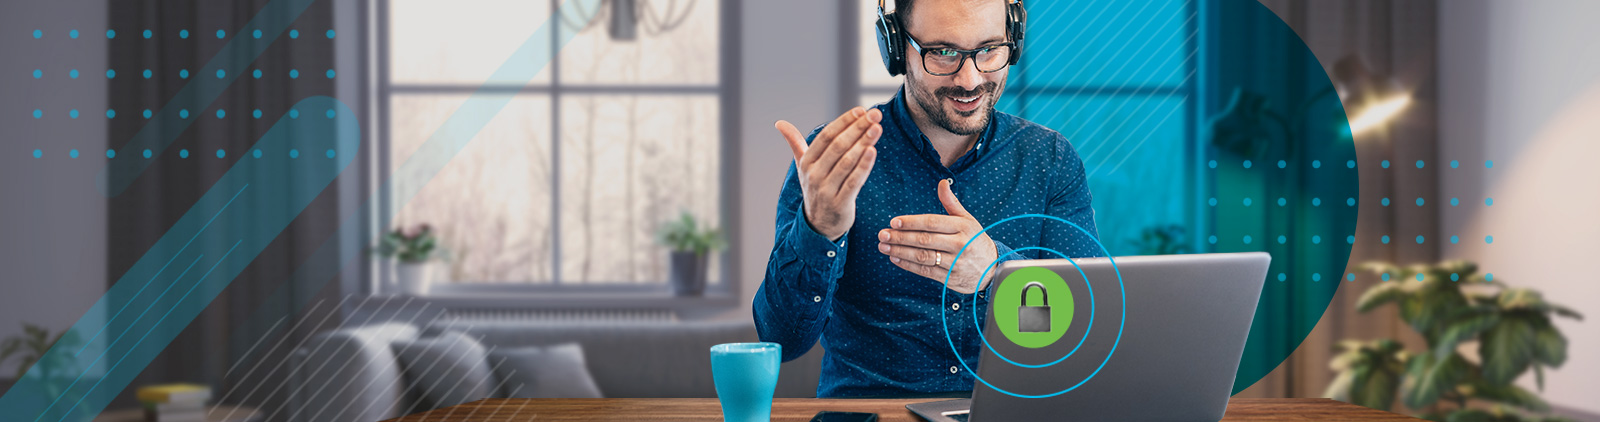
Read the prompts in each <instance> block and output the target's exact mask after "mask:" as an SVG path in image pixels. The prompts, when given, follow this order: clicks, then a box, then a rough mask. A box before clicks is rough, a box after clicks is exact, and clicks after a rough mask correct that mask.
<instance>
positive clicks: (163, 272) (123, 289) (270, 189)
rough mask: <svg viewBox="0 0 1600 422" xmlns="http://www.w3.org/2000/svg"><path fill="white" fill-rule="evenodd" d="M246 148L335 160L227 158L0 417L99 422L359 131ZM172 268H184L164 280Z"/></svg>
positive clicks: (307, 197)
mask: <svg viewBox="0 0 1600 422" xmlns="http://www.w3.org/2000/svg"><path fill="white" fill-rule="evenodd" d="M298 105H300V106H309V107H320V108H337V109H339V110H341V111H344V112H345V113H342V114H343V115H345V116H354V113H349V112H348V111H349V110H350V108H349V107H347V106H345V105H344V104H343V103H341V102H339V100H337V99H334V98H331V97H325V96H316V97H310V98H306V99H305V100H302V101H300V102H299V104H298ZM253 148H257V149H261V150H266V151H283V150H287V149H291V148H317V149H330V148H331V149H337V150H339V151H340V152H341V154H338V157H339V158H332V159H318V160H290V159H288V158H277V159H245V157H243V156H240V157H239V158H236V159H235V160H237V161H235V162H234V163H233V166H232V167H230V168H229V169H228V171H227V173H225V174H223V176H222V177H221V178H220V179H218V180H217V182H216V183H215V184H213V185H212V186H211V187H210V188H209V189H208V190H207V192H206V194H205V195H204V196H202V197H200V199H199V200H198V201H196V202H195V204H194V206H193V207H191V208H190V209H189V211H188V212H186V213H185V214H184V215H183V217H181V218H180V219H179V220H178V221H177V223H174V224H173V225H172V227H171V228H170V229H169V230H168V231H167V232H166V234H164V235H162V236H161V238H160V239H159V240H157V241H156V243H155V245H154V246H152V247H151V248H150V249H149V251H147V252H146V253H145V254H144V256H142V257H140V258H139V260H138V261H137V262H135V263H134V264H133V266H132V267H131V268H129V269H128V271H127V272H125V273H123V275H122V276H121V277H120V278H119V279H118V280H117V282H116V283H115V284H113V285H112V286H111V287H110V288H109V289H107V291H106V294H105V295H104V296H102V297H101V298H100V299H99V300H98V301H96V302H95V304H94V307H95V308H96V309H97V311H93V312H90V313H88V315H110V316H109V317H108V318H106V319H105V320H104V322H101V321H98V317H96V318H90V317H87V316H86V317H85V318H82V319H80V320H79V321H78V322H77V323H76V324H74V325H73V326H72V327H71V328H70V329H69V333H71V334H69V335H70V336H72V337H75V338H78V339H85V340H83V341H81V342H59V343H57V344H56V345H55V346H54V347H51V348H50V350H49V351H48V352H46V353H45V357H44V359H50V360H54V361H57V362H61V363H62V365H60V366H63V367H66V368H68V369H67V370H64V371H60V372H53V373H47V372H45V371H43V370H42V368H41V366H34V367H33V368H31V369H30V370H29V371H28V373H27V375H25V376H24V377H23V378H22V379H21V380H19V381H18V382H17V384H16V385H15V386H13V387H12V388H11V390H9V391H7V392H6V394H5V395H4V396H0V414H3V415H6V418H7V420H32V421H65V420H87V419H89V418H92V417H93V416H94V415H96V414H98V413H99V412H100V410H102V409H103V408H104V407H105V406H106V405H107V404H108V403H110V402H111V400H112V398H114V397H115V396H116V395H117V394H119V393H120V392H122V391H123V389H125V388H126V387H127V386H128V384H129V383H130V382H132V381H133V378H134V376H136V375H138V374H139V373H140V372H142V371H143V370H144V368H145V366H147V365H149V364H150V362H151V361H152V360H153V359H155V357H156V356H157V355H158V354H160V353H161V351H162V350H163V349H165V348H166V346H167V344H169V343H171V342H172V339H173V338H174V337H177V335H178V333H180V332H182V331H183V329H184V327H186V326H188V325H189V323H190V322H191V321H194V319H195V317H196V316H198V315H199V314H200V312H201V311H203V310H204V309H205V308H206V307H207V306H208V305H210V303H211V301H212V300H214V299H216V297H217V295H218V294H220V293H222V290H223V289H224V288H226V287H227V286H228V284H229V283H231V282H232V280H233V279H234V278H235V277H237V276H238V275H239V273H240V272H241V271H243V270H244V268H245V267H246V266H247V265H249V264H250V262H251V261H253V260H255V257H256V256H257V255H259V254H260V253H261V251H262V250H264V249H265V248H266V247H267V245H269V244H270V243H271V242H272V240H273V239H275V238H277V236H278V234H279V233H281V232H283V230H284V229H286V228H287V227H288V225H289V223H290V222H291V221H293V220H294V219H295V217H297V216H299V215H300V213H301V212H302V211H304V210H305V208H306V207H307V206H308V205H310V204H311V202H312V200H314V199H315V198H316V197H317V196H318V195H319V194H321V193H322V191H323V190H325V189H326V188H327V187H328V185H329V184H331V183H332V182H333V180H334V179H335V178H337V177H338V176H339V175H340V174H341V173H343V172H344V170H345V169H346V168H347V167H349V165H350V163H351V162H353V161H354V157H357V156H359V155H360V154H359V150H360V148H361V128H360V125H359V124H358V123H357V122H356V120H355V119H354V118H347V117H341V118H337V119H306V120H288V119H280V120H278V122H277V123H275V124H273V126H272V127H271V128H269V129H268V130H267V132H266V134H264V135H263V136H262V137H261V138H260V139H259V140H257V141H256V143H255V145H253ZM276 156H277V157H283V156H282V155H276ZM114 161H143V160H114ZM213 256H215V257H217V258H215V259H214V260H213V259H212V258H210V257H213ZM185 263H187V264H185ZM185 266H187V267H185ZM179 268H187V269H185V270H183V271H181V272H177V275H176V276H173V275H171V274H172V271H176V270H177V269H179ZM199 268H209V269H208V270H206V271H205V273H204V274H203V275H201V276H200V277H199V278H198V279H191V278H189V277H187V276H188V275H189V274H191V273H192V272H191V271H190V269H194V270H195V271H194V272H198V269H199ZM169 270H172V271H169ZM180 294H181V296H180ZM158 316H159V319H158V318H157V317H158Z"/></svg>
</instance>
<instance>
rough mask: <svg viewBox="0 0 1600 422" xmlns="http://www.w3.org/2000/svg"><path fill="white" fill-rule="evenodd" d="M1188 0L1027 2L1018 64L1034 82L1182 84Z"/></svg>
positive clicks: (1190, 27) (1189, 13) (1188, 25)
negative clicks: (1025, 28) (1021, 53)
mask: <svg viewBox="0 0 1600 422" xmlns="http://www.w3.org/2000/svg"><path fill="white" fill-rule="evenodd" d="M1189 1H1190V0H1149V1H1118V2H1109V1H1108V2H1088V3H1087V4H1079V3H1077V2H1072V3H1068V2H1043V1H1042V2H1030V3H1028V27H1027V29H1028V34H1027V43H1026V45H1025V46H1024V48H1023V56H1022V60H1021V61H1020V62H1018V63H1017V67H1018V68H1019V69H1020V70H1021V71H1022V72H1023V73H1025V77H1024V79H1025V80H1026V81H1027V83H1028V84H1029V85H1032V86H1068V85H1072V86H1083V85H1090V86H1093V85H1112V86H1117V85H1123V84H1129V85H1131V86H1152V85H1161V86H1176V85H1179V84H1182V83H1183V79H1184V78H1185V75H1187V74H1188V69H1187V68H1186V67H1185V63H1186V58H1189V52H1190V50H1189V49H1188V46H1187V44H1186V41H1187V40H1189V38H1190V35H1191V34H1193V33H1194V30H1193V28H1194V25H1195V24H1196V22H1195V21H1194V20H1192V19H1191V17H1194V16H1195V15H1194V14H1193V12H1192V11H1191V10H1189V7H1188V3H1189ZM1011 75H1012V77H1013V79H1014V80H1015V79H1016V76H1017V72H1015V71H1013V72H1012V73H1011Z"/></svg>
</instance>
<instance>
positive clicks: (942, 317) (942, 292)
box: [939, 214, 1128, 399]
mask: <svg viewBox="0 0 1600 422" xmlns="http://www.w3.org/2000/svg"><path fill="white" fill-rule="evenodd" d="M1036 217H1037V218H1048V219H1051V220H1055V221H1059V222H1062V223H1065V224H1067V225H1069V226H1072V228H1075V229H1078V231H1079V232H1082V233H1083V234H1084V235H1087V236H1089V238H1090V239H1093V240H1094V243H1095V246H1099V247H1100V252H1101V253H1103V254H1105V256H1106V259H1107V260H1109V261H1110V262H1111V269H1112V271H1115V272H1116V273H1117V287H1118V288H1119V289H1121V291H1122V320H1121V321H1120V322H1118V324H1117V339H1116V341H1114V342H1112V343H1111V351H1109V352H1107V353H1106V358H1105V360H1102V361H1100V366H1098V367H1095V369H1094V372H1092V373H1090V374H1089V376H1088V377H1084V379H1083V380H1082V381H1078V383H1077V384H1074V385H1073V386H1071V387H1067V388H1066V389H1064V390H1061V391H1057V392H1054V393H1050V394H1043V395H1028V394H1017V393H1013V392H1011V391H1007V390H1005V389H1002V388H1000V387H996V386H995V385H994V384H992V383H990V382H989V380H985V379H983V376H981V375H978V372H977V371H974V370H972V367H971V366H968V365H967V361H966V360H965V359H961V351H960V350H957V349H956V342H955V340H952V339H951V338H950V321H949V317H947V316H946V314H945V313H943V312H940V313H939V321H940V322H941V323H942V325H943V327H944V340H945V342H946V343H948V344H949V345H950V352H952V353H955V355H956V361H957V362H960V363H961V367H963V368H966V369H967V373H970V374H972V377H973V378H976V379H977V380H978V382H982V383H983V385H986V386H988V387H989V388H991V389H993V390H995V391H999V392H1002V393H1006V394H1008V395H1011V396H1013V397H1018V398H1025V399H1038V398H1046V397H1055V396H1059V395H1062V394H1065V393H1066V392H1068V391H1072V390H1076V389H1077V388H1078V387H1081V386H1083V384H1084V383H1087V382H1089V380H1090V379H1093V378H1094V376H1095V375H1099V374H1100V370H1101V369H1105V367H1106V363H1107V362H1110V361H1111V356H1112V355H1115V354H1116V353H1117V346H1119V345H1121V344H1122V331H1123V329H1124V328H1127V324H1128V288H1127V286H1126V285H1124V284H1123V282H1122V270H1121V269H1120V268H1117V260H1116V258H1112V257H1111V251H1108V250H1106V245H1105V244H1103V243H1100V239H1099V238H1097V237H1096V236H1094V235H1093V234H1092V233H1089V231H1088V230H1084V229H1083V227H1080V226H1078V225H1077V224H1074V223H1073V222H1071V221H1067V220H1066V219H1064V218H1061V217H1056V216H1053V215H1045V214H1022V215H1017V216H1012V217H1006V218H1005V219H1002V220H1000V221H996V222H994V223H993V224H990V225H988V226H986V227H984V228H983V230H979V231H978V233H977V234H974V235H973V236H972V239H968V240H967V243H966V244H964V245H961V250H959V251H956V256H955V258H953V259H951V260H950V267H951V268H954V267H955V263H956V262H957V261H959V260H961V254H962V253H965V252H966V251H967V247H970V246H972V242H973V241H976V240H978V236H982V235H983V234H984V233H986V232H988V231H989V229H992V228H994V227H995V226H998V225H1000V224H1002V223H1005V222H1007V221H1011V220H1016V219H1021V218H1036ZM1069 261H1070V259H1069ZM1074 265H1076V263H1074ZM953 272H954V271H953V270H952V271H946V272H945V276H944V284H941V285H939V287H940V289H939V302H940V303H944V302H945V301H946V300H945V299H946V298H947V297H948V295H949V294H950V289H949V288H947V287H945V286H949V285H950V275H951V274H952V273H953ZM1084 280H1086V281H1087V280H1088V278H1085V279H1084ZM973 303H974V306H973V307H976V306H975V305H976V303H977V295H973ZM1091 318H1092V316H1091ZM1091 324H1092V323H1091ZM978 331H979V332H980V335H981V334H982V333H981V332H982V331H983V327H978ZM984 342H985V344H987V343H988V341H987V340H985V341H984Z"/></svg>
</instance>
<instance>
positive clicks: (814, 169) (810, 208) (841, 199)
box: [773, 107, 883, 241]
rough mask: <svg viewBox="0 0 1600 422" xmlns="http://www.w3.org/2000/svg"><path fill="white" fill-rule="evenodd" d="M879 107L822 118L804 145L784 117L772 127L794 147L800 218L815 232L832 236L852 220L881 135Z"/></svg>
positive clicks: (875, 157) (837, 233)
mask: <svg viewBox="0 0 1600 422" xmlns="http://www.w3.org/2000/svg"><path fill="white" fill-rule="evenodd" d="M882 120H883V112H881V111H878V109H876V108H874V109H871V110H864V109H862V108H861V107H856V108H852V109H850V111H847V112H845V113H844V114H843V115H840V116H839V118H837V119H834V120H833V122H831V123H828V125H827V126H825V127H823V128H822V131H821V132H818V133H817V137H816V138H814V139H812V140H811V145H809V146H807V145H806V138H805V135H802V134H800V131H799V130H797V129H795V127H794V125H792V124H789V122H787V121H783V120H779V121H778V123H776V124H774V125H773V127H775V128H777V129H778V132H779V133H782V134H783V138H784V139H786V140H788V141H789V149H791V150H793V151H794V164H795V169H796V170H797V171H798V172H799V176H800V191H801V192H802V193H804V196H805V211H806V222H807V223H810V224H811V228H812V229H813V230H816V231H817V233H819V234H821V235H823V236H826V237H827V238H828V239H829V240H832V241H838V240H839V238H840V237H841V236H844V233H845V232H846V231H849V230H850V226H851V225H853V224H855V220H856V194H859V193H861V186H862V185H865V184H866V183H867V174H868V173H871V172H872V164H873V163H874V162H876V161H877V158H878V150H877V149H876V148H874V147H873V146H875V145H877V144H878V137H879V136H881V135H883V126H882V125H880V124H879V122H880V121H882Z"/></svg>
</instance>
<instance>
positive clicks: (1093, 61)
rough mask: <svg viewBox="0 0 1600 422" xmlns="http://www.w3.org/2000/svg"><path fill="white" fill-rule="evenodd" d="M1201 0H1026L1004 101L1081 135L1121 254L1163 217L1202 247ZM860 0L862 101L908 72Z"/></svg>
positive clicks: (1070, 135)
mask: <svg viewBox="0 0 1600 422" xmlns="http://www.w3.org/2000/svg"><path fill="white" fill-rule="evenodd" d="M1195 2H1196V1H1195V0H1152V1H1138V2H1088V3H1089V4H1080V2H1051V1H1031V2H1026V5H1027V6H1026V7H1027V9H1028V26H1027V30H1028V33H1027V39H1026V40H1025V41H1026V43H1025V45H1024V48H1023V56H1022V59H1021V61H1020V62H1018V64H1017V65H1016V66H1014V67H1012V68H1011V71H1010V75H1009V76H1008V80H1007V86H1006V91H1005V93H1004V94H1003V95H1002V96H1001V98H1000V101H999V103H998V104H996V106H995V108H996V109H997V110H998V111H1001V112H1006V113H1011V114H1015V115H1018V116H1021V117H1022V118H1024V119H1028V120H1030V121H1033V122H1035V123H1039V124H1041V125H1044V126H1046V127H1049V128H1051V129H1054V130H1056V131H1057V132H1060V133H1061V134H1062V135H1064V136H1066V137H1067V139H1068V140H1069V141H1070V142H1072V145H1073V147H1074V148H1075V149H1076V150H1077V151H1078V156H1079V157H1080V158H1082V159H1083V161H1084V167H1085V172H1087V174H1088V176H1089V188H1090V190H1091V191H1092V192H1093V193H1094V208H1095V220H1096V225H1097V226H1098V228H1099V232H1100V240H1101V242H1102V243H1104V244H1105V246H1106V248H1107V249H1109V250H1110V251H1111V253H1112V254H1113V255H1137V254H1139V250H1140V248H1139V246H1138V245H1136V244H1134V243H1133V241H1134V240H1135V239H1138V238H1139V236H1140V232H1141V231H1143V230H1144V229H1145V228H1148V227H1156V226H1165V225H1180V226H1184V227H1188V228H1190V231H1191V232H1190V233H1189V234H1188V237H1189V238H1188V239H1187V240H1186V243H1187V244H1189V245H1190V246H1189V247H1190V248H1191V249H1190V250H1198V248H1197V246H1198V244H1197V243H1195V239H1194V237H1195V236H1194V235H1195V233H1193V230H1195V228H1198V227H1203V226H1202V225H1200V224H1198V223H1199V222H1200V221H1201V220H1200V217H1199V216H1198V214H1199V212H1200V211H1199V210H1196V207H1195V206H1193V205H1192V204H1195V203H1197V201H1194V200H1192V198H1194V197H1195V196H1196V194H1194V193H1193V192H1195V191H1196V189H1197V186H1201V185H1199V184H1197V182H1196V181H1195V179H1194V178H1193V177H1192V176H1190V175H1191V174H1193V172H1194V169H1195V168H1196V167H1195V166H1196V165H1198V163H1199V162H1200V158H1199V157H1200V154H1201V152H1200V151H1201V150H1200V149H1199V148H1198V147H1197V145H1196V143H1197V141H1196V137H1195V136H1194V133H1195V130H1194V120H1195V118H1194V116H1195V111H1194V105H1195V104H1197V103H1198V101H1197V100H1196V98H1195V96H1194V92H1195V88H1196V86H1197V75H1196V70H1195V69H1196V68H1197V67H1196V59H1197V54H1196V51H1197V50H1196V46H1197V40H1196V34H1197V32H1196V28H1197V26H1198V25H1199V21H1198V19H1197V16H1198V14H1197V13H1196V10H1197V9H1196V7H1197V5H1196V4H1195ZM891 3H892V2H891ZM860 5H861V6H860V7H861V8H860V9H858V10H857V11H856V13H857V17H858V19H859V21H860V26H859V27H858V28H860V32H859V33H860V34H861V37H860V40H859V41H860V44H858V48H857V50H858V54H859V55H858V57H857V61H858V62H859V64H860V66H859V67H860V75H859V78H860V81H861V91H860V95H861V99H860V101H861V104H877V103H881V102H885V101H888V100H889V98H890V97H892V96H894V94H895V92H896V91H898V90H899V88H900V84H901V81H902V78H903V77H890V76H889V73H888V72H886V71H884V68H883V62H882V60H881V59H880V58H879V57H878V46H877V39H876V37H875V33H876V32H875V30H874V28H873V23H874V22H875V21H876V20H877V2H870V1H869V2H860ZM891 9H892V6H891ZM1161 198H1168V199H1166V200H1161Z"/></svg>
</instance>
